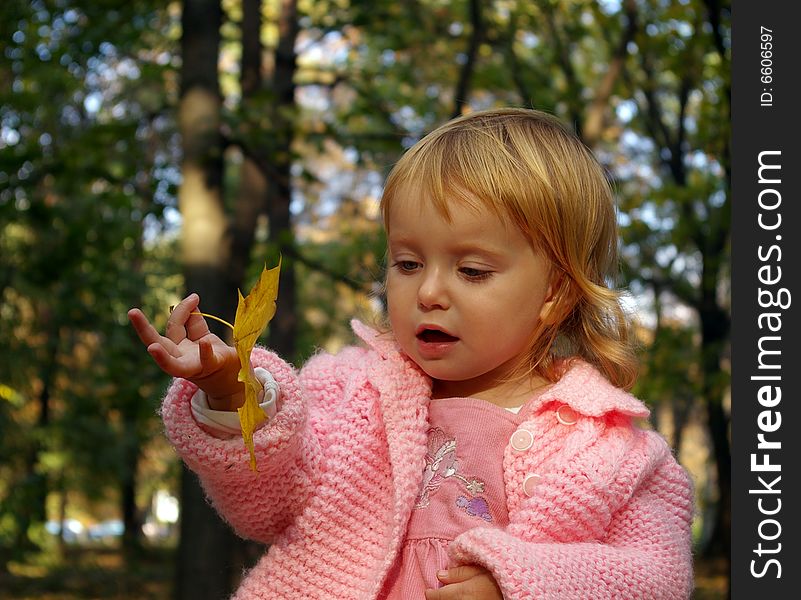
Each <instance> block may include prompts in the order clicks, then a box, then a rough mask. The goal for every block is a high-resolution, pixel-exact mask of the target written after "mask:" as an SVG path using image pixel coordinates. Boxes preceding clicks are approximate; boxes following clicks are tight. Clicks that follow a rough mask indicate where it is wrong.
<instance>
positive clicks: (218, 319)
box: [189, 312, 234, 330]
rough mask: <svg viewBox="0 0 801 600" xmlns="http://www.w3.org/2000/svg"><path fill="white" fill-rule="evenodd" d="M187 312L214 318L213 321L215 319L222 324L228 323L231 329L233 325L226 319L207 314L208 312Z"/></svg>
mask: <svg viewBox="0 0 801 600" xmlns="http://www.w3.org/2000/svg"><path fill="white" fill-rule="evenodd" d="M189 314H190V315H200V316H201V317H206V318H207V319H214V320H215V321H217V322H219V323H222V324H223V325H228V327H230V328H231V330H233V329H234V326H233V325H231V324H230V323H229V322H228V321H226V320H225V319H221V318H220V317H215V316H214V315H210V314H208V313H204V312H191V313H189Z"/></svg>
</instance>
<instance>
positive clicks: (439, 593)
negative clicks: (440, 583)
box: [425, 588, 450, 600]
mask: <svg viewBox="0 0 801 600" xmlns="http://www.w3.org/2000/svg"><path fill="white" fill-rule="evenodd" d="M425 595H426V600H448V598H449V597H450V595H449V590H447V589H445V588H439V589H438V590H426V592H425Z"/></svg>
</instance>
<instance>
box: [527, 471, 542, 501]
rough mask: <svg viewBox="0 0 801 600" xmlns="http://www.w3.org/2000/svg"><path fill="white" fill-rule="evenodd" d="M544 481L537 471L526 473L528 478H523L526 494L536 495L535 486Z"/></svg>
mask: <svg viewBox="0 0 801 600" xmlns="http://www.w3.org/2000/svg"><path fill="white" fill-rule="evenodd" d="M541 481H542V477H540V476H539V475H537V474H536V473H529V474H528V475H526V478H525V479H524V480H523V493H524V494H525V495H526V496H533V495H534V488H536V487H537V486H538V485H539V484H540V482H541Z"/></svg>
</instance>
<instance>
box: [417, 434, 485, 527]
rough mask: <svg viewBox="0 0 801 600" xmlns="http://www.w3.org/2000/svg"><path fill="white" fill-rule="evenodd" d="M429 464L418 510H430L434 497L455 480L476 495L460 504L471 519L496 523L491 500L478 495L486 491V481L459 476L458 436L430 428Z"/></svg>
mask: <svg viewBox="0 0 801 600" xmlns="http://www.w3.org/2000/svg"><path fill="white" fill-rule="evenodd" d="M425 463H426V466H425V470H424V471H423V482H422V485H421V487H420V493H419V494H418V495H417V500H416V502H415V504H414V508H415V509H420V508H425V507H427V506H428V505H429V503H430V502H431V497H432V496H433V495H434V494H436V492H437V490H438V489H439V488H440V486H442V484H443V482H444V481H445V480H446V479H450V478H453V479H455V480H457V481H458V482H459V483H460V484H461V485H462V486H463V487H464V490H465V491H466V492H467V493H468V494H470V496H472V498H468V497H466V496H460V497H459V498H458V499H457V501H456V505H457V506H459V507H460V508H463V509H464V510H465V512H466V513H467V514H468V515H470V516H471V517H480V518H482V519H484V520H485V521H491V520H492V516H491V515H490V513H489V505H488V504H487V501H486V500H485V499H484V498H482V497H479V496H478V494H482V493H483V492H484V487H485V484H484V482H483V481H482V480H481V479H478V478H477V477H470V476H467V477H465V476H464V475H462V474H460V473H459V459H458V457H457V456H456V438H455V437H453V436H450V435H448V434H447V433H445V431H443V430H442V429H440V428H439V427H432V428H431V429H429V430H428V448H427V450H426V456H425Z"/></svg>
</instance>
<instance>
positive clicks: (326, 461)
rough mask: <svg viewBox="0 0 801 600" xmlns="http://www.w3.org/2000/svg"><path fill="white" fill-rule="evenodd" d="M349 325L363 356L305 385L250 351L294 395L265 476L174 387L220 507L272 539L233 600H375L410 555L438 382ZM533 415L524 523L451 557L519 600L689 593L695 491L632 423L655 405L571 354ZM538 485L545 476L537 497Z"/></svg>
mask: <svg viewBox="0 0 801 600" xmlns="http://www.w3.org/2000/svg"><path fill="white" fill-rule="evenodd" d="M353 327H354V330H355V331H356V333H357V334H358V335H359V336H360V337H361V338H362V339H363V340H364V341H365V342H366V344H367V346H368V347H367V348H361V347H350V348H346V349H345V350H343V351H342V352H340V353H339V354H337V355H336V356H332V355H327V354H319V355H317V356H315V357H314V358H312V359H311V360H310V361H309V362H308V363H307V364H306V366H305V367H304V368H303V370H302V371H301V372H300V375H299V376H298V375H296V374H295V372H294V371H293V369H292V367H290V366H289V365H287V364H286V363H285V362H283V361H282V360H281V359H279V358H278V357H277V356H275V355H274V354H272V353H269V352H267V351H266V350H263V349H259V348H257V349H256V350H255V351H254V355H253V361H254V364H255V366H262V367H265V368H267V369H269V370H270V371H271V372H272V374H273V376H274V377H275V379H276V380H277V381H278V382H279V384H280V386H281V395H282V408H281V410H280V411H279V412H278V414H277V415H276V416H275V418H274V419H273V420H272V421H271V422H270V423H269V424H268V425H267V426H265V427H264V428H262V429H260V430H259V431H257V432H256V435H255V438H254V439H255V445H256V456H257V460H258V466H259V472H258V473H253V472H251V471H250V469H249V466H248V454H247V450H246V449H245V448H244V446H243V444H242V441H241V440H240V439H232V440H221V439H217V438H215V437H212V436H210V435H208V434H207V433H205V432H204V431H203V430H201V429H200V428H199V427H198V425H197V424H196V422H195V421H194V419H193V418H192V416H191V412H190V398H191V397H192V395H193V394H194V392H195V390H196V388H195V387H194V386H193V385H192V384H190V383H189V382H187V381H185V380H176V381H175V382H174V383H173V384H172V386H171V387H170V389H169V391H168V393H167V396H166V398H165V400H164V404H163V407H162V415H163V418H164V422H165V425H166V431H167V435H168V436H169V438H170V440H171V442H172V443H173V445H174V446H175V448H176V450H177V451H178V453H179V454H180V455H181V457H182V458H183V460H184V461H186V463H187V465H188V466H189V467H190V468H191V469H192V470H194V471H195V472H196V473H197V474H198V475H199V477H200V479H201V481H202V484H203V487H204V489H205V491H206V493H207V494H208V497H209V498H210V500H211V502H212V503H213V505H214V506H215V508H216V509H217V510H218V511H219V512H220V513H221V514H222V515H223V516H224V517H225V519H226V520H227V521H228V522H229V523H230V524H231V525H232V526H233V527H234V529H235V530H236V531H237V533H238V534H239V535H241V536H243V537H247V538H252V539H255V540H259V541H261V542H266V543H270V544H271V546H270V549H269V551H268V552H267V554H266V555H265V556H264V557H262V559H261V560H260V562H259V563H258V564H257V565H256V566H255V567H254V568H253V569H252V570H251V571H250V572H249V573H248V574H247V575H246V577H245V579H244V581H243V582H242V585H241V586H240V588H239V590H238V591H237V592H236V594H235V595H234V598H236V599H237V600H245V599H247V600H250V599H256V598H258V599H274V598H286V599H291V600H298V599H301V598H314V599H325V598H332V599H337V600H346V599H372V598H376V597H377V595H378V593H379V590H380V588H381V584H382V582H383V580H384V578H385V576H386V574H387V572H388V570H389V568H390V567H391V566H392V564H393V561H394V560H395V558H396V556H397V554H398V551H399V548H400V545H401V542H402V540H403V537H404V532H405V529H406V524H407V521H408V519H409V515H410V513H411V510H412V506H413V504H414V501H415V497H416V495H417V493H418V490H419V486H420V482H421V477H422V473H423V467H424V453H425V450H426V442H427V437H426V431H427V414H428V410H427V407H428V403H429V400H430V394H431V386H430V380H429V379H428V377H426V376H425V375H424V374H423V373H422V372H421V371H420V370H419V369H418V368H417V366H416V365H414V364H413V363H412V362H411V361H410V360H408V359H407V358H406V357H405V356H404V355H402V354H401V353H400V352H399V351H398V350H397V348H396V346H395V345H394V343H392V342H391V341H387V340H384V339H382V337H381V336H380V335H378V334H376V333H375V332H374V331H372V330H371V329H369V328H367V327H366V326H364V325H362V324H360V323H358V322H357V321H354V322H353ZM564 405H567V406H568V407H570V409H572V411H570V409H568V411H569V414H572V415H573V416H574V417H575V418H571V419H569V420H567V421H566V422H565V419H559V418H557V416H558V415H559V414H566V413H564V409H562V412H560V413H557V411H558V410H559V409H560V407H563V406H564ZM523 411H524V413H523V417H524V421H523V423H522V424H521V426H520V428H519V430H518V431H520V429H525V430H526V431H527V432H530V433H531V434H532V436H528V434H526V433H524V434H523V436H524V437H533V443H532V445H531V446H530V447H528V448H525V449H523V450H520V449H515V447H513V446H512V444H509V445H508V446H507V447H506V449H505V451H504V465H503V466H504V479H505V482H506V497H507V503H508V508H509V519H510V525H509V527H508V528H507V529H506V530H500V529H491V528H487V527H476V528H475V529H471V530H468V531H466V532H465V533H463V534H462V535H460V536H458V537H457V538H456V539H455V540H454V541H453V542H452V543H451V545H450V547H449V552H450V554H451V559H452V561H453V563H454V564H467V563H472V564H479V565H483V566H484V567H486V568H487V569H489V570H490V571H491V572H492V574H493V575H494V577H495V579H496V580H497V581H498V584H499V585H500V587H501V589H502V591H503V595H504V598H506V599H507V600H513V599H514V600H518V599H520V600H522V599H535V598H536V599H541V598H549V599H560V600H562V599H567V600H569V599H587V598H592V599H604V598H609V599H612V598H621V599H636V598H664V599H668V598H676V599H678V598H687V597H689V595H690V593H691V591H692V587H693V584H692V555H691V549H690V522H691V518H692V510H693V508H692V497H693V494H692V489H691V485H690V481H689V479H688V477H687V474H686V472H685V471H684V469H682V467H680V466H679V464H678V463H677V462H676V460H675V459H674V458H673V456H672V454H671V452H670V449H669V447H668V446H667V444H666V443H665V441H664V440H663V439H662V438H661V437H660V436H659V435H658V434H656V433H654V432H651V431H645V430H641V429H638V428H636V427H634V426H633V425H632V418H633V417H644V416H647V414H648V410H647V409H646V408H645V406H644V405H643V404H642V403H641V402H640V401H638V400H637V399H635V398H634V397H632V396H631V395H629V394H627V393H625V392H623V391H621V390H620V389H618V388H615V387H613V386H612V385H611V384H610V383H609V382H608V381H607V380H606V379H604V378H603V377H602V376H601V375H600V374H599V373H598V372H597V371H596V370H595V369H594V368H593V367H591V366H590V365H588V364H586V363H583V362H581V361H574V363H573V366H572V367H571V368H570V369H569V370H568V371H567V373H565V375H564V376H563V377H562V379H561V380H560V381H559V382H557V383H556V384H554V385H553V386H552V387H551V388H550V389H548V390H547V391H546V392H545V393H544V394H542V395H541V396H540V397H539V398H538V399H537V400H536V401H533V402H530V403H528V404H527V405H526V406H525V407H524V408H523ZM571 421H575V422H572V423H571ZM513 437H514V436H513ZM518 439H520V437H519V435H518ZM515 446H517V447H518V448H520V447H521V445H520V443H516V444H515ZM531 475H534V476H535V478H534V481H538V482H539V483H538V484H537V485H535V486H532V485H531V481H529V482H528V483H527V484H526V485H525V489H524V482H526V480H527V479H528V480H531V479H532V478H531V477H530V476H531Z"/></svg>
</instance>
